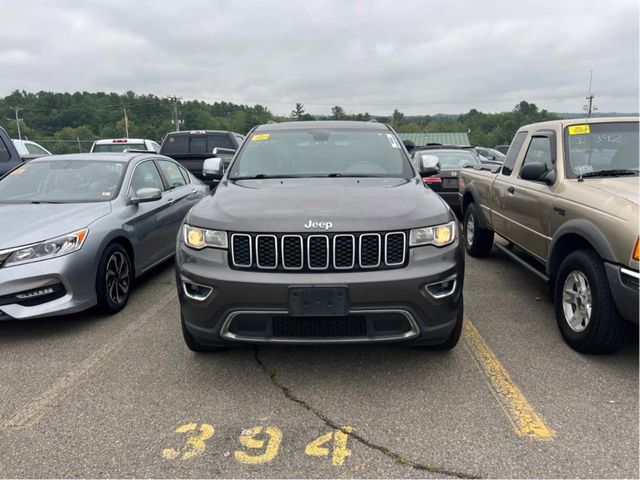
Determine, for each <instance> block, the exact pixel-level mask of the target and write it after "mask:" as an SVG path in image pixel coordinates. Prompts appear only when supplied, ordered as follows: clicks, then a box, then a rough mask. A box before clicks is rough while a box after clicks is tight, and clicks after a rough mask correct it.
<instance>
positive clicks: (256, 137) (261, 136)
mask: <svg viewBox="0 0 640 480" xmlns="http://www.w3.org/2000/svg"><path fill="white" fill-rule="evenodd" d="M264 140H269V134H268V133H256V134H255V135H254V136H253V137H251V141H252V142H261V141H264Z"/></svg>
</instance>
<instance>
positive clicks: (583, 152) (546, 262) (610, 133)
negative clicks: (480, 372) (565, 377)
mask: <svg viewBox="0 0 640 480" xmlns="http://www.w3.org/2000/svg"><path fill="white" fill-rule="evenodd" d="M639 168H640V157H639V154H638V118H637V117H618V118H598V119H589V120H585V119H582V120H558V121H552V122H544V123H537V124H532V125H527V126H524V127H522V128H521V129H520V130H519V131H518V132H517V133H516V135H515V137H514V138H513V141H512V142H511V146H510V148H509V151H508V153H507V157H506V159H505V162H504V165H503V166H502V168H501V169H500V170H499V171H497V172H496V171H495V170H494V171H493V172H492V171H489V170H480V169H473V168H465V169H462V170H461V172H460V181H459V185H460V196H461V205H462V209H463V231H464V238H465V247H466V250H467V252H468V253H469V255H471V256H474V257H484V256H487V255H489V254H490V252H491V248H492V245H493V239H494V233H495V234H498V235H500V236H501V237H503V238H504V239H506V240H507V242H508V245H507V246H506V247H505V246H504V245H503V244H501V243H498V242H496V244H495V246H496V247H497V248H498V249H500V250H501V251H503V252H504V253H505V254H507V255H508V256H510V257H512V258H513V259H514V260H516V261H518V262H519V263H521V264H522V265H523V266H525V267H527V268H528V269H530V270H531V271H532V272H534V273H536V274H538V275H539V276H540V277H542V278H543V279H545V280H547V281H549V282H550V285H551V287H552V289H553V296H554V301H555V305H556V307H555V308H556V318H557V321H558V326H559V327H560V332H561V333H562V336H563V337H564V339H565V341H566V342H567V343H568V344H569V345H570V346H571V347H573V348H574V349H576V350H578V351H580V352H585V353H609V352H612V351H615V350H616V349H617V348H619V347H620V346H621V345H622V344H623V343H624V341H625V339H626V337H627V336H628V334H629V332H630V331H631V329H630V328H629V327H630V325H629V324H628V322H632V323H635V324H637V323H638V285H639V280H640V275H639V274H638V261H639V260H640V245H639V237H638V233H639V231H638V228H639V227H638V225H639V215H640V209H639V205H640V183H639V177H638V170H639Z"/></svg>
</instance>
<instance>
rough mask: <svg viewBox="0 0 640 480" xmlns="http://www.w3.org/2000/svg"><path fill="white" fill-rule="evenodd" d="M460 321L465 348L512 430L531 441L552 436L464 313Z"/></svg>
mask: <svg viewBox="0 0 640 480" xmlns="http://www.w3.org/2000/svg"><path fill="white" fill-rule="evenodd" d="M464 320H465V321H464V327H463V332H464V340H465V345H466V347H467V350H468V351H469V353H470V354H471V357H472V358H473V359H474V360H475V363H476V365H477V366H478V368H479V369H480V371H481V372H482V373H483V374H484V375H485V376H486V378H487V383H488V385H489V387H490V389H491V392H492V393H493V395H494V397H495V398H496V399H497V401H498V404H499V405H500V407H501V408H502V410H503V412H504V413H505V415H506V416H507V418H508V419H509V421H510V422H511V424H512V425H513V429H514V430H515V432H516V433H517V434H518V435H520V436H521V437H529V438H532V439H534V440H551V439H553V437H555V435H556V432H555V431H553V430H552V429H550V428H549V427H548V426H547V425H546V424H545V423H544V421H543V420H542V418H541V417H540V415H538V413H537V412H536V411H535V409H534V408H533V407H532V406H531V404H530V403H529V402H528V401H527V399H526V398H525V396H524V395H523V394H522V391H521V390H520V388H518V386H517V385H516V384H515V382H514V381H513V379H512V378H511V375H509V372H507V370H506V369H505V368H504V367H503V366H502V364H501V363H500V361H499V360H498V358H497V357H496V355H495V354H494V353H493V351H492V350H491V348H489V346H488V345H487V344H486V342H485V341H484V339H483V338H482V337H481V336H480V333H478V330H476V327H474V326H473V323H471V320H469V319H468V318H467V317H466V316H465V318H464Z"/></svg>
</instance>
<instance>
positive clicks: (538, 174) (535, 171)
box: [520, 162, 556, 185]
mask: <svg viewBox="0 0 640 480" xmlns="http://www.w3.org/2000/svg"><path fill="white" fill-rule="evenodd" d="M555 177H556V176H555V171H549V169H547V165H546V164H545V163H542V162H531V163H525V164H524V165H523V166H522V168H521V169H520V178H521V179H523V180H531V181H533V182H544V183H546V184H547V185H552V184H553V183H554V182H555V179H556V178H555Z"/></svg>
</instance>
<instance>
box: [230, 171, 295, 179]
mask: <svg viewBox="0 0 640 480" xmlns="http://www.w3.org/2000/svg"><path fill="white" fill-rule="evenodd" d="M304 176H305V175H269V174H267V173H259V174H257V175H245V176H240V177H231V178H230V179H229V180H261V179H263V178H303V177H304Z"/></svg>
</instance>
